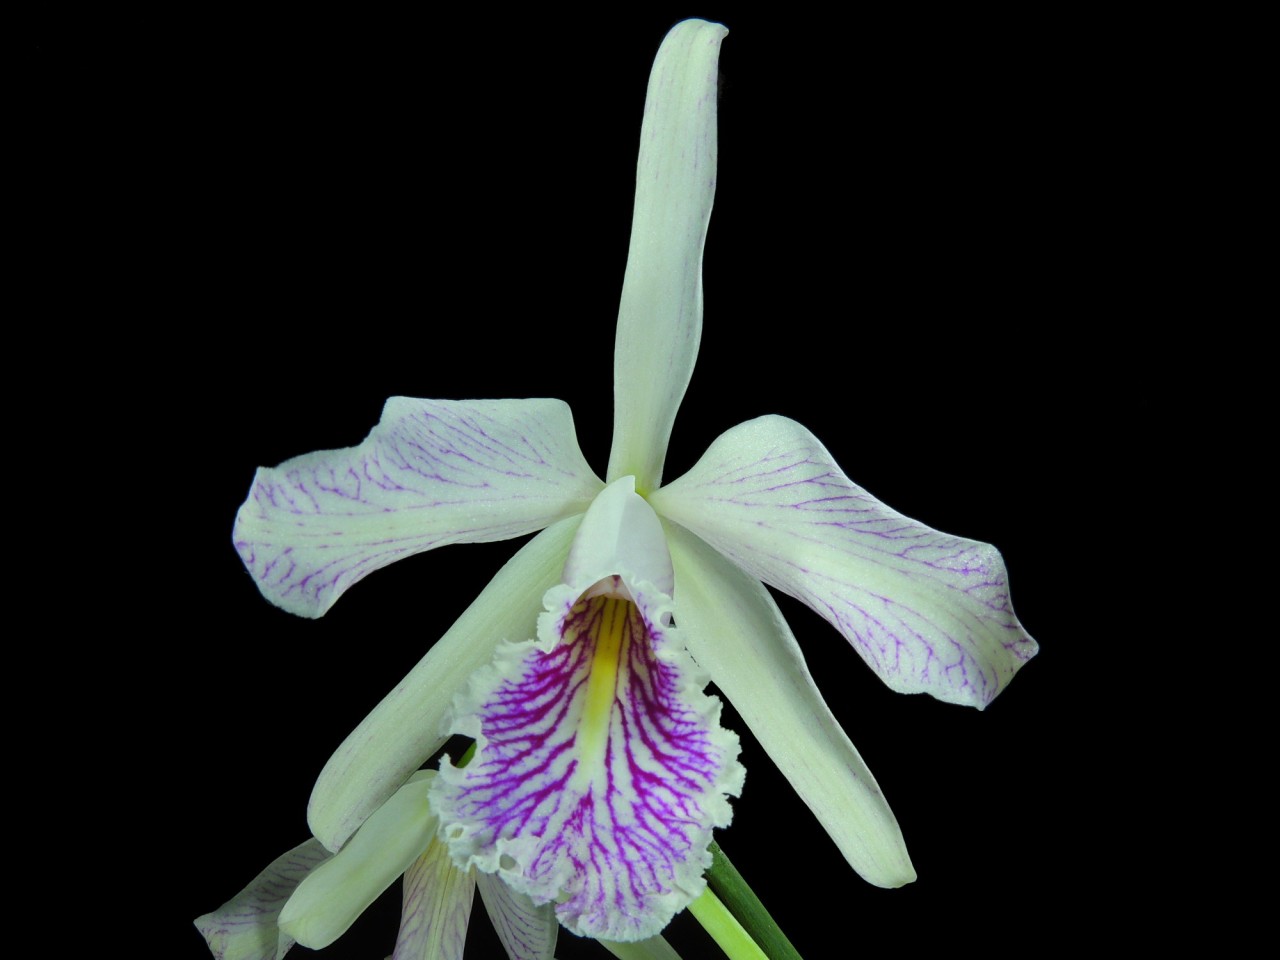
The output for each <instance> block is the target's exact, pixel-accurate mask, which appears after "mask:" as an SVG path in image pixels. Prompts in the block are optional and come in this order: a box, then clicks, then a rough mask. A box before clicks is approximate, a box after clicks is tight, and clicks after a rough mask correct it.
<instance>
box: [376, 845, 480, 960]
mask: <svg viewBox="0 0 1280 960" xmlns="http://www.w3.org/2000/svg"><path fill="white" fill-rule="evenodd" d="M475 889H476V882H475V879H474V878H473V876H472V874H471V872H470V871H463V870H459V869H457V868H456V867H455V866H454V865H453V861H452V860H451V859H450V858H449V850H448V848H447V847H446V846H445V845H444V844H443V843H441V842H440V841H439V840H435V839H433V840H432V841H431V843H430V845H428V847H427V849H426V852H425V853H423V854H422V856H420V857H419V858H418V859H417V860H415V861H414V862H413V863H412V864H411V865H410V867H409V869H408V870H406V871H405V875H404V906H403V909H402V910H401V913H400V934H399V936H398V937H396V950H395V953H394V954H393V955H392V958H391V960H462V954H463V951H464V950H465V948H466V945H467V926H468V925H469V923H470V921H471V905H472V902H473V901H474V900H475Z"/></svg>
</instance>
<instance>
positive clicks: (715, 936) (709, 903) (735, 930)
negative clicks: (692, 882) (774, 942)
mask: <svg viewBox="0 0 1280 960" xmlns="http://www.w3.org/2000/svg"><path fill="white" fill-rule="evenodd" d="M689 912H690V913H692V914H693V916H694V919H696V920H697V921H698V922H699V923H700V924H702V929H703V930H705V931H707V933H709V934H711V939H712V940H714V941H715V942H716V943H718V944H719V945H720V949H721V950H723V951H724V954H725V956H726V957H728V958H729V960H769V957H768V955H767V954H766V953H765V952H764V951H763V950H761V949H760V948H759V947H758V946H757V945H756V942H755V941H754V940H752V939H751V934H749V933H747V931H746V930H744V929H743V928H742V924H740V923H739V922H738V918H737V917H735V916H734V915H733V914H732V913H730V912H729V908H728V907H726V906H725V905H724V904H723V903H721V902H720V898H719V897H717V896H716V895H715V894H714V893H712V891H711V887H707V889H705V890H703V891H702V896H700V897H698V899H697V900H694V901H693V903H691V904H689Z"/></svg>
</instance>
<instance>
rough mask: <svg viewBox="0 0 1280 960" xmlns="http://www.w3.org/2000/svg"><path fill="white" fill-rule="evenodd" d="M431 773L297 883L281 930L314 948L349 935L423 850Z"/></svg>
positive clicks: (432, 827) (429, 819) (430, 827)
mask: <svg viewBox="0 0 1280 960" xmlns="http://www.w3.org/2000/svg"><path fill="white" fill-rule="evenodd" d="M435 777H436V774H435V771H426V770H424V771H422V772H420V773H416V774H414V775H413V776H412V777H411V778H410V779H409V782H408V783H406V784H405V785H404V786H403V787H401V788H400V789H399V790H397V791H396V792H395V793H394V794H392V795H391V797H390V799H388V800H387V802H386V803H384V804H383V805H382V806H380V807H379V808H378V809H377V810H376V811H374V813H373V815H372V816H371V817H369V819H368V820H366V821H365V822H364V824H363V825H362V826H361V827H360V829H359V830H358V831H357V832H356V835H355V836H354V837H352V838H351V842H350V843H348V844H347V845H346V846H345V847H343V848H342V850H341V851H340V852H339V853H337V854H336V855H334V856H333V857H332V858H330V859H329V860H326V861H325V862H324V863H322V864H321V865H320V866H318V867H316V868H315V869H314V870H312V871H311V872H310V873H309V874H307V876H306V878H305V879H304V880H303V881H302V882H301V883H300V884H298V889H297V890H295V891H294V893H293V896H291V897H290V898H289V902H288V903H286V904H285V906H284V909H283V910H281V911H280V929H281V930H283V931H284V932H285V933H287V934H288V935H289V936H291V937H293V938H294V939H295V940H297V941H298V943H301V944H302V945H303V946H307V947H310V948H311V949H312V950H319V949H320V948H322V947H327V946H328V945H329V944H331V943H333V941H335V940H337V939H338V937H340V936H342V935H343V934H344V933H346V932H347V929H348V928H349V927H350V926H351V924H353V923H355V920H356V918H357V917H358V916H360V914H362V913H364V911H365V909H366V908H367V907H368V906H369V904H371V903H373V901H374V900H376V899H377V898H378V896H379V894H381V893H382V892H383V891H384V890H386V889H387V888H388V887H389V886H391V884H393V883H395V881H396V879H397V878H398V877H399V876H400V875H401V874H402V873H404V872H405V870H407V869H408V868H409V865H410V864H411V863H413V862H414V861H415V860H417V859H418V858H419V857H420V856H421V855H422V853H423V851H425V850H426V849H427V844H429V843H430V842H431V838H432V837H434V836H435V832H436V817H435V815H434V814H433V813H432V812H431V808H430V807H429V806H428V804H427V793H428V791H429V790H430V788H431V781H432V780H434V779H435Z"/></svg>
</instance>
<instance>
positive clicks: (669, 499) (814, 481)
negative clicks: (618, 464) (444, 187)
mask: <svg viewBox="0 0 1280 960" xmlns="http://www.w3.org/2000/svg"><path fill="white" fill-rule="evenodd" d="M651 501H652V503H653V506H654V509H655V510H657V511H658V513H659V514H661V515H662V516H664V517H666V518H668V519H670V520H674V521H675V522H676V523H679V524H680V525H682V526H684V527H687V528H688V529H689V530H692V531H693V532H694V533H696V534H697V535H698V536H699V537H701V538H702V539H703V540H705V541H707V543H709V544H711V545H712V546H713V547H715V548H716V549H717V550H719V551H720V552H721V553H722V554H724V555H725V556H726V557H728V558H729V559H731V560H732V561H733V562H734V563H736V564H737V565H738V566H740V567H741V568H742V569H743V570H745V571H747V572H748V573H750V574H751V575H752V576H755V577H758V578H759V579H761V580H763V581H764V582H765V583H767V584H769V585H770V586H772V587H776V588H777V589H779V590H781V591H782V592H783V593H787V594H790V595H791V596H793V597H795V598H796V599H798V600H801V601H803V602H804V603H806V604H808V605H809V606H810V607H811V608H812V609H813V610H814V611H816V612H817V613H818V614H820V615H821V616H823V617H825V618H826V619H827V620H828V621H829V622H830V623H831V624H832V625H834V626H835V628H836V629H837V630H839V631H840V632H841V633H842V634H843V635H844V636H845V637H846V639H848V640H849V642H850V643H851V644H853V646H854V649H856V650H857V651H858V653H859V654H861V655H862V658H863V659H864V660H866V661H867V663H868V664H870V665H871V668H872V669H873V670H875V672H876V673H877V674H878V675H879V676H880V678H881V679H882V680H884V682H885V683H887V684H888V685H889V686H890V687H892V688H893V689H894V690H897V691H899V692H901V693H929V694H932V695H933V696H935V697H937V698H938V699H939V700H945V701H948V702H950V703H962V704H969V705H972V706H976V707H980V708H981V707H984V706H986V705H987V704H988V703H990V702H991V700H992V698H993V697H995V695H996V694H997V693H999V692H1000V690H1001V689H1002V688H1003V687H1004V685H1005V684H1007V683H1008V682H1009V680H1010V678H1011V677H1012V676H1013V674H1014V672H1015V671H1017V669H1018V668H1019V667H1021V666H1022V665H1023V664H1024V663H1025V662H1026V661H1027V660H1029V659H1030V658H1031V657H1032V656H1034V655H1035V652H1036V649H1037V647H1036V643H1035V641H1034V640H1032V639H1031V637H1030V636H1028V635H1027V632H1026V631H1025V630H1024V629H1023V628H1022V624H1020V623H1019V622H1018V618H1017V617H1016V616H1014V613H1013V605H1012V603H1011V602H1010V600H1009V587H1008V583H1007V579H1006V574H1005V568H1004V561H1003V560H1002V559H1001V558H1000V553H999V551H997V550H996V548H995V547H993V546H991V545H990V544H985V543H978V542H976V541H973V540H965V539H963V538H960V537H953V536H950V535H949V534H945V533H940V532H939V531H937V530H934V529H932V528H930V527H927V526H925V525H924V524H922V523H919V522H917V521H915V520H912V519H911V518H910V517H905V516H903V515H902V514H900V513H898V512H896V511H894V510H891V509H890V508H889V507H886V506H885V505H884V504H882V503H881V502H880V501H878V500H877V499H875V497H873V496H871V495H870V494H869V493H867V492H866V491H865V490H863V489H862V488H861V487H859V486H857V485H856V484H854V483H853V482H852V481H851V480H849V478H848V477H846V476H845V475H844V474H843V473H842V472H841V471H840V468H839V467H838V466H837V465H836V463H835V461H834V460H832V458H831V454H829V453H828V452H827V451H826V449H824V448H823V446H822V444H821V443H819V442H818V440H817V439H816V438H815V437H814V436H813V434H811V433H810V432H809V431H808V430H806V429H805V428H804V427H802V426H800V425H799V424H798V423H796V422H795V421H793V420H788V419H786V418H785V417H776V416H770V417H760V418H759V419H757V420H751V421H749V422H747V423H743V424H739V425H738V426H736V427H734V428H733V429H732V430H729V431H728V432H726V433H725V434H724V435H722V436H721V437H720V438H719V439H717V440H716V442H715V443H713V444H712V445H711V447H710V448H709V449H708V450H707V452H706V453H705V454H704V455H703V457H702V459H701V460H699V461H698V463H697V464H695V465H694V467H693V469H692V470H690V471H689V472H688V473H686V474H685V475H684V476H683V477H680V478H679V479H678V480H676V481H674V482H673V483H672V484H671V485H670V486H667V487H664V488H663V489H661V490H659V491H656V492H655V493H654V494H653V496H652V497H651Z"/></svg>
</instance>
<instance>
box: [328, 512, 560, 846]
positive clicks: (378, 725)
mask: <svg viewBox="0 0 1280 960" xmlns="http://www.w3.org/2000/svg"><path fill="white" fill-rule="evenodd" d="M581 522H582V518H581V517H569V518H568V519H567V520H561V521H560V522H559V523H557V524H555V525H553V526H551V527H548V528H547V529H546V530H544V531H542V533H540V534H538V536H536V537H534V538H533V539H532V540H531V541H529V543H527V544H525V546H524V547H523V548H521V550H520V551H519V552H518V553H517V554H516V555H515V556H514V557H512V558H511V559H510V560H509V561H507V564H506V565H505V566H504V567H503V568H502V569H501V570H499V571H498V573H497V575H496V576H495V577H494V578H493V579H492V580H491V581H490V582H489V585H488V586H487V587H485V588H484V590H483V591H482V592H481V594H480V596H479V597H477V598H476V599H475V602H473V603H472V604H471V606H469V607H468V608H467V609H466V612H464V613H463V614H462V616H461V617H459V618H458V620H457V622H456V623H455V624H454V625H453V626H452V627H450V628H449V630H448V632H447V633H446V634H445V635H444V636H443V637H441V638H440V639H439V640H438V641H437V642H436V644H435V646H433V647H432V648H431V649H430V650H429V651H427V655H426V656H424V657H423V658H422V659H421V660H419V661H418V663H417V665H416V666H414V668H413V669H412V670H410V671H409V674H408V676H406V677H405V678H404V679H403V680H402V681H400V683H399V685H397V686H396V688H395V689H394V690H392V691H391V693H389V694H387V696H386V697H385V698H384V699H383V700H382V702H381V703H379V704H378V705H377V706H376V707H374V708H373V711H372V712H371V713H370V714H369V715H368V716H367V717H365V719H364V720H362V721H361V723H360V725H359V726H358V727H356V729H355V730H354V731H352V733H351V735H350V736H348V737H347V739H346V740H344V741H343V743H342V746H340V747H339V748H338V750H337V752H336V753H334V755H333V756H332V757H330V758H329V762H328V763H327V764H325V767H324V769H323V770H322V771H321V772H320V777H319V779H318V780H317V781H316V785H315V788H314V790H313V791H312V793H311V805H310V807H309V808H308V810H307V818H308V821H309V823H310V825H311V832H312V833H313V834H315V835H316V836H317V837H319V838H320V840H321V841H322V842H323V843H324V845H325V846H326V847H328V848H329V849H330V850H337V849H339V848H341V846H342V845H343V844H344V843H345V842H346V840H347V838H348V837H349V836H351V834H352V833H353V832H354V831H355V829H356V828H357V827H359V826H360V824H361V823H363V822H364V820H365V818H366V817H368V816H369V814H370V813H372V812H373V811H374V810H375V809H377V807H378V805H379V804H381V803H382V802H383V801H384V800H385V799H386V798H387V797H389V796H391V794H392V793H393V792H395V790H396V789H397V788H398V787H399V786H400V785H401V784H402V783H404V782H405V780H406V779H407V778H408V777H409V775H410V774H411V773H413V771H414V770H416V769H418V768H419V767H420V766H422V764H423V763H424V762H425V761H426V760H427V758H428V757H430V756H431V754H433V753H435V752H436V751H437V750H439V749H440V747H441V746H443V745H444V741H445V740H446V739H447V735H446V734H445V733H444V718H445V715H446V714H447V712H448V710H449V707H450V705H451V704H452V702H453V698H454V696H455V695H456V694H457V693H458V691H460V690H461V689H463V687H464V686H465V685H466V683H467V680H468V679H469V678H470V677H471V675H472V674H473V673H474V672H475V671H476V670H478V669H479V668H481V667H483V666H486V665H487V664H488V663H489V662H490V661H491V660H492V659H493V652H494V649H495V648H496V647H497V645H498V644H499V643H500V642H502V641H503V640H516V639H520V640H523V639H527V638H529V637H534V636H537V632H538V629H537V618H538V612H539V611H540V610H541V609H542V597H543V596H544V595H545V594H546V592H547V590H548V589H549V588H550V587H552V586H554V585H555V584H557V583H559V582H560V576H561V569H562V568H563V566H564V560H565V557H566V556H568V554H569V546H570V544H571V543H572V542H573V537H574V534H575V533H576V532H577V529H578V525H579V524H580V523H581Z"/></svg>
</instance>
